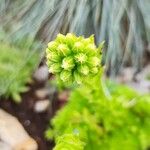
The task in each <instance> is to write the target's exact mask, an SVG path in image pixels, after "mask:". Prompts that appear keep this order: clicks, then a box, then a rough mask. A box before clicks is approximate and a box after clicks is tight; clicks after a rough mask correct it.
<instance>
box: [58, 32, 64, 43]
mask: <svg viewBox="0 0 150 150" xmlns="http://www.w3.org/2000/svg"><path fill="white" fill-rule="evenodd" d="M65 40H66V37H65V36H64V35H63V34H60V33H59V34H58V35H57V38H56V41H57V42H59V43H64V42H65Z"/></svg>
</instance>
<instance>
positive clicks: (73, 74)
mask: <svg viewBox="0 0 150 150" xmlns="http://www.w3.org/2000/svg"><path fill="white" fill-rule="evenodd" d="M102 46H103V43H101V44H100V46H99V48H96V46H95V44H94V36H90V37H89V38H84V37H82V36H79V37H77V36H75V35H74V34H71V33H68V34H67V35H66V36H64V35H62V34H58V35H57V37H56V39H55V40H54V41H52V42H49V43H48V48H47V49H46V56H47V65H48V67H49V71H50V72H51V73H53V74H56V75H57V76H58V78H60V80H61V81H62V82H70V83H73V82H76V83H78V84H81V83H82V81H83V79H85V78H86V77H87V76H92V75H94V74H97V73H98V71H99V67H100V60H101V59H100V56H101V54H100V52H101V48H102Z"/></svg>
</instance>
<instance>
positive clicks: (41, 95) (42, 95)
mask: <svg viewBox="0 0 150 150" xmlns="http://www.w3.org/2000/svg"><path fill="white" fill-rule="evenodd" d="M49 93H50V91H49V90H48V89H46V88H42V89H39V90H36V91H35V95H36V96H37V97H38V98H39V99H43V98H46V96H48V95H49Z"/></svg>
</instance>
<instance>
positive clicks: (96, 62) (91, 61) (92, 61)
mask: <svg viewBox="0 0 150 150" xmlns="http://www.w3.org/2000/svg"><path fill="white" fill-rule="evenodd" d="M88 63H89V65H90V66H93V67H95V66H99V65H100V59H99V58H98V57H96V56H95V57H90V58H89V60H88Z"/></svg>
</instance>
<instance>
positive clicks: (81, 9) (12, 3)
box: [0, 0, 150, 78]
mask: <svg viewBox="0 0 150 150" xmlns="http://www.w3.org/2000/svg"><path fill="white" fill-rule="evenodd" d="M149 14H150V1H149V0H25V1H22V0H0V40H1V41H3V42H4V41H5V43H6V42H7V43H9V44H12V45H14V47H19V50H20V51H24V50H25V49H27V50H28V55H27V56H28V57H30V56H32V53H33V51H34V52H35V53H37V54H40V56H41V54H43V53H42V52H44V49H45V48H44V47H45V45H46V43H47V42H48V41H51V40H53V39H54V38H55V37H56V35H57V34H58V33H63V34H66V33H67V32H74V33H76V34H77V35H84V36H85V37H87V36H89V35H91V34H94V35H95V42H96V43H97V44H98V43H99V42H101V41H103V40H105V41H106V44H105V49H104V52H103V53H104V55H103V63H105V64H106V68H107V73H108V75H111V76H115V75H116V74H117V73H119V71H120V70H121V69H122V68H123V67H124V66H127V65H131V66H133V68H135V70H136V71H135V72H138V71H139V70H140V69H141V68H142V67H143V66H144V65H145V64H146V63H147V62H148V57H149V56H150V44H149V43H150V15H149ZM9 44H8V46H9ZM32 45H36V48H34V49H33V48H32ZM22 47H24V48H22ZM17 49H18V48H17ZM35 49H36V50H37V49H40V50H41V51H36V50H35ZM19 50H18V51H19ZM42 50H43V51H42ZM0 52H1V53H2V49H0ZM23 53H24V52H23ZM2 57H3V55H2V56H1V60H3V59H2ZM8 57H13V56H11V55H8ZM149 58H150V57H149ZM32 59H33V58H32ZM27 60H28V59H26V58H22V61H21V63H22V64H25V63H27ZM37 61H38V62H40V61H41V57H39V59H38V60H37ZM33 64H34V63H33ZM35 64H36V63H35ZM37 64H38V63H37ZM20 66H21V65H20ZM35 67H36V65H35V66H34V67H33V68H35ZM14 69H17V67H15V68H14ZM33 70H34V69H32V71H31V72H33ZM16 72H17V71H16ZM6 78H7V77H6Z"/></svg>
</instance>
